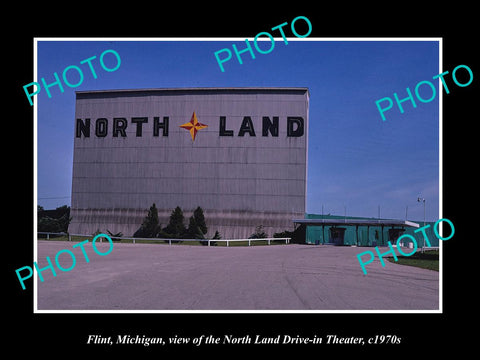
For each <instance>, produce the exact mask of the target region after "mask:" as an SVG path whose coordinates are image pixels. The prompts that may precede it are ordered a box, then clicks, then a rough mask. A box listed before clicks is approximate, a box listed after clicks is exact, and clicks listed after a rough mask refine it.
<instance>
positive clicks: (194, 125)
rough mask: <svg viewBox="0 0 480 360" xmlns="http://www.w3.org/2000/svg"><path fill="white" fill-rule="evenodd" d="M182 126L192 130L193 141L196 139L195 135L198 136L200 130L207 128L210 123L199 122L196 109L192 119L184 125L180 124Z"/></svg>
mask: <svg viewBox="0 0 480 360" xmlns="http://www.w3.org/2000/svg"><path fill="white" fill-rule="evenodd" d="M180 127H181V128H183V129H185V130H188V131H190V135H191V136H192V141H195V136H197V132H198V130H201V129H205V128H206V127H208V125H205V124H202V123H199V122H198V119H197V115H196V114H195V111H194V112H193V115H192V118H191V119H190V121H189V122H187V123H185V124H183V125H180Z"/></svg>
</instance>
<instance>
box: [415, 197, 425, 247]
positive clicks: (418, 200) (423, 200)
mask: <svg viewBox="0 0 480 360" xmlns="http://www.w3.org/2000/svg"><path fill="white" fill-rule="evenodd" d="M417 202H423V227H425V199H424V198H420V197H419V198H417ZM424 247H425V238H424V239H423V245H422V254H423V252H424Z"/></svg>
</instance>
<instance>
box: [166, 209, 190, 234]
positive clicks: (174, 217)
mask: <svg viewBox="0 0 480 360" xmlns="http://www.w3.org/2000/svg"><path fill="white" fill-rule="evenodd" d="M183 221H184V217H183V211H182V209H181V208H180V206H177V207H176V208H175V210H173V211H172V213H171V215H170V220H169V222H168V225H167V226H166V227H165V229H163V230H164V231H165V232H166V233H167V234H169V235H174V236H177V237H182V236H183V235H184V234H185V231H186V229H185V224H184V223H183Z"/></svg>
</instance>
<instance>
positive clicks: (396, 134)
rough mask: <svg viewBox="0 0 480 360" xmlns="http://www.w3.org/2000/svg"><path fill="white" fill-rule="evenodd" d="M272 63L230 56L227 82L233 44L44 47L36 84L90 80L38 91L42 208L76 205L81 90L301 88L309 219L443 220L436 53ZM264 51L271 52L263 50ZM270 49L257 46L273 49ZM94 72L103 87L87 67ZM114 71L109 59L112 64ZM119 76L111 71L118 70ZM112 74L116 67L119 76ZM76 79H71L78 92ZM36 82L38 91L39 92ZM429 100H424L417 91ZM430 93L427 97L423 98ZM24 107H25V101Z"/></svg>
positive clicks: (401, 49) (408, 46)
mask: <svg viewBox="0 0 480 360" xmlns="http://www.w3.org/2000/svg"><path fill="white" fill-rule="evenodd" d="M278 40H279V41H277V42H276V43H275V47H274V49H273V51H271V52H270V53H269V54H265V55H261V54H258V53H256V58H255V59H252V58H251V57H250V55H249V54H248V53H245V54H243V56H242V59H243V64H242V65H241V64H239V63H238V62H237V61H236V59H235V56H233V58H232V60H230V61H229V62H226V63H224V67H225V72H221V71H220V68H219V66H218V65H217V63H216V60H215V57H214V52H215V51H218V50H220V49H222V48H227V47H228V48H230V49H232V46H231V45H232V43H235V44H237V46H238V48H239V49H243V48H244V46H245V45H244V44H243V41H242V40H239V41H237V40H226V41H207V40H204V41H172V40H171V41H117V40H115V39H112V40H111V41H38V65H37V66H38V68H37V74H38V79H40V78H42V77H45V80H46V81H47V83H50V82H53V81H54V78H53V73H54V72H57V73H58V75H59V76H60V77H61V74H62V72H63V69H65V68H66V67H67V66H70V65H77V66H79V67H80V68H82V70H83V72H84V80H83V82H82V84H81V85H80V86H79V87H77V88H75V89H74V88H69V87H67V86H65V85H64V90H65V91H64V92H63V93H61V92H60V90H59V89H58V87H57V86H54V87H52V88H51V89H50V91H51V93H52V97H51V98H48V97H47V94H46V91H43V90H42V91H41V92H40V93H39V95H37V96H36V98H35V100H34V101H36V102H37V104H38V123H37V129H38V132H37V134H38V178H37V185H38V187H37V189H38V204H39V205H42V206H43V207H44V208H46V209H52V208H55V207H57V206H61V205H64V204H67V205H70V194H71V182H72V159H73V137H74V128H73V127H74V114H75V90H96V89H129V88H168V87H224V86H225V87H236V86H238V87H243V86H266V87H268V86H298V87H308V88H309V91H310V110H309V117H310V118H309V121H310V123H309V152H308V157H309V158H308V179H307V212H309V213H321V211H322V208H323V211H324V213H331V214H339V215H343V214H344V211H345V209H346V213H347V215H349V216H367V217H376V216H377V215H378V207H379V206H380V216H381V217H384V218H397V219H404V218H405V211H406V207H407V206H408V219H411V220H423V206H422V205H421V204H419V203H417V201H416V200H417V197H418V196H421V197H424V198H425V199H426V216H427V221H428V220H430V221H434V220H437V219H438V217H439V170H438V169H439V136H438V132H439V110H438V109H439V104H438V93H439V90H440V89H439V83H438V80H435V81H434V80H432V77H433V76H435V75H437V74H439V73H440V71H439V65H438V64H439V44H438V41H434V40H432V41H413V40H412V41H322V40H316V41H312V40H313V39H309V38H306V39H305V40H304V41H302V40H299V41H296V40H297V39H290V38H289V43H288V45H285V44H284V42H283V40H282V39H281V38H279V39H278ZM262 45H264V46H262ZM266 45H267V44H266V43H265V44H260V46H261V47H262V48H264V47H265V48H267V46H266ZM107 49H113V50H115V51H116V52H117V53H118V54H119V55H120V57H121V66H120V67H119V69H118V70H116V71H114V72H106V71H104V70H103V69H102V68H101V66H100V64H99V62H98V58H99V56H100V54H101V53H102V52H103V51H105V50H107ZM94 55H96V56H97V59H96V60H94V61H93V62H92V64H93V65H94V66H95V69H96V73H97V75H98V77H97V79H93V77H92V76H91V73H90V72H89V71H88V67H87V65H86V64H85V65H80V61H82V60H84V59H87V58H90V57H92V56H94ZM105 59H106V60H105V61H107V59H108V57H107V56H106V57H105ZM113 65H114V63H113ZM113 65H112V66H113ZM73 74H74V71H72V72H71V74H70V73H69V76H71V82H74V79H75V78H74V75H73ZM423 80H431V81H432V83H434V85H435V86H436V88H437V96H436V97H435V99H434V100H433V101H431V102H429V103H421V102H419V101H416V102H417V107H416V108H413V107H412V105H411V104H410V102H405V103H403V104H404V108H405V113H403V114H401V113H400V112H399V110H398V108H397V107H396V105H394V107H393V108H392V109H391V110H390V111H387V112H385V115H386V118H387V121H382V119H381V117H380V114H379V112H378V110H377V108H376V105H375V101H376V100H379V99H381V98H384V97H391V98H393V93H394V92H397V93H398V95H399V97H400V98H403V97H406V96H407V93H406V87H409V88H410V89H411V91H412V92H413V90H414V88H415V86H416V84H417V83H418V82H420V81H423ZM32 81H33V80H32ZM422 89H423V88H422ZM430 95H431V93H428V91H427V90H426V89H425V94H424V95H423V97H424V98H428V97H429V96H430ZM25 102H26V105H28V100H27V98H26V97H25Z"/></svg>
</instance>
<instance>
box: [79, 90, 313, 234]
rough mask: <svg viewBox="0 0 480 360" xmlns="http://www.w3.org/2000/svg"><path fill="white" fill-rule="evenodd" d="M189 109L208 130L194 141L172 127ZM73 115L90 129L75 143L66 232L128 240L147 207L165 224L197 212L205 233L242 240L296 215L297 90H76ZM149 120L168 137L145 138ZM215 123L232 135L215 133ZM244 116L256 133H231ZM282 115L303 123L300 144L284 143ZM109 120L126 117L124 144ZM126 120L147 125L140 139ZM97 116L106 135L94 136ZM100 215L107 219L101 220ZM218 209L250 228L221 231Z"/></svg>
mask: <svg viewBox="0 0 480 360" xmlns="http://www.w3.org/2000/svg"><path fill="white" fill-rule="evenodd" d="M193 111H195V113H196V116H197V118H198V121H199V122H201V123H203V124H206V125H208V128H206V129H202V130H200V131H199V132H198V134H197V137H196V139H195V141H194V142H192V139H191V137H190V135H189V134H188V132H187V131H186V130H185V129H182V128H180V127H179V126H180V125H182V124H184V123H186V122H188V121H189V120H190V118H191V116H192V113H193ZM75 116H76V118H79V119H82V120H84V119H86V118H90V119H91V120H90V121H91V128H90V137H88V138H85V137H83V136H82V137H81V138H75V141H74V165H73V183H72V216H73V219H72V223H71V228H70V231H71V232H81V231H89V232H93V231H96V230H97V229H101V230H106V229H107V227H108V226H110V227H115V231H123V232H124V233H125V234H131V233H133V232H134V231H135V230H136V228H135V226H136V227H137V228H138V226H140V224H141V221H142V219H143V216H145V214H146V210H147V209H148V208H149V207H150V205H151V204H152V203H154V202H155V203H156V205H157V207H158V208H159V209H161V210H162V211H163V212H164V215H165V216H166V217H168V215H169V213H170V211H171V210H172V209H173V208H175V207H176V206H181V207H182V208H183V209H184V210H185V211H190V210H193V209H194V208H196V207H197V206H201V207H202V208H203V209H204V210H205V211H206V212H207V213H208V212H210V214H211V216H212V218H211V219H210V222H211V223H212V226H215V225H216V226H218V227H222V229H223V231H224V234H223V236H224V237H227V236H228V237H230V236H233V234H238V233H239V232H240V233H242V231H243V233H242V236H246V235H250V234H251V233H252V232H253V231H254V229H255V226H257V225H262V222H265V223H266V222H268V221H269V220H270V219H271V217H272V216H273V215H272V214H282V216H281V220H278V219H277V220H276V223H277V225H276V228H275V229H276V230H277V231H283V230H285V229H291V228H292V226H293V224H292V223H291V219H292V218H293V217H296V216H298V215H300V216H302V215H303V214H304V212H305V191H306V190H305V189H306V165H307V164H306V153H307V149H306V144H307V137H308V132H307V129H308V91H307V90H306V89H305V88H285V89H281V88H269V89H203V90H202V89H192V90H190V91H189V90H186V89H174V90H171V91H169V90H166V89H162V90H139V91H120V92H109V91H105V92H104V91H98V92H77V101H76V115H75ZM155 116H158V117H159V118H160V121H161V122H162V121H163V117H164V116H168V118H169V129H168V137H164V136H162V130H160V136H158V137H156V136H153V118H154V117H155ZM220 116H224V117H225V118H226V126H225V128H226V130H232V131H233V133H234V136H231V137H230V136H228V137H226V136H219V126H220V125H219V124H220ZM245 116H249V117H250V118H251V120H252V123H253V126H254V131H255V135H256V136H250V134H249V133H248V132H247V133H246V134H245V135H244V136H238V133H239V130H240V127H241V123H242V121H243V120H244V117H245ZM262 116H268V117H269V118H270V119H273V117H274V116H275V117H277V116H278V118H279V129H278V137H273V136H271V134H270V133H269V134H268V136H262ZM288 116H300V117H303V119H304V121H305V124H304V128H305V133H304V135H303V136H302V137H296V138H293V137H287V117H288ZM115 117H120V118H125V119H126V120H127V127H126V129H125V132H126V135H127V136H126V137H121V136H118V137H113V135H112V133H113V118H115ZM132 117H147V119H148V122H147V123H145V124H143V125H142V126H141V131H142V136H141V137H139V136H137V135H136V132H137V125H136V124H134V123H132V122H131V118H132ZM98 118H105V119H107V120H106V121H107V122H108V125H107V135H106V136H105V137H97V136H95V123H96V120H97V119H98ZM102 209H104V210H105V211H104V212H113V213H112V214H111V216H110V215H109V216H106V215H105V214H103V213H102ZM115 209H131V211H130V212H121V211H119V210H115ZM225 212H231V214H235V215H234V217H236V218H238V219H240V218H242V216H243V215H242V214H243V213H244V212H247V214H249V216H248V218H249V222H248V223H247V225H245V224H244V225H242V226H241V227H242V228H243V230H238V229H237V230H234V227H235V226H230V228H229V226H228V225H225V221H223V219H222V217H223V216H224V215H223V214H224V213H225ZM102 214H103V215H102ZM139 214H143V216H142V215H139ZM126 217H131V218H136V220H135V221H136V222H135V224H129V225H124V226H123V227H122V224H128V223H130V222H131V218H129V219H128V220H127V219H126ZM207 221H209V219H208V218H207ZM263 225H264V224H263ZM119 227H121V228H122V230H118V228H119ZM80 229H83V230H80ZM87 229H88V230H87ZM109 230H112V229H109ZM210 230H211V232H212V233H213V232H215V230H217V229H215V228H213V227H210ZM271 230H272V231H273V230H274V228H273V227H272V228H271ZM112 231H113V230H112ZM248 232H250V233H248Z"/></svg>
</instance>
